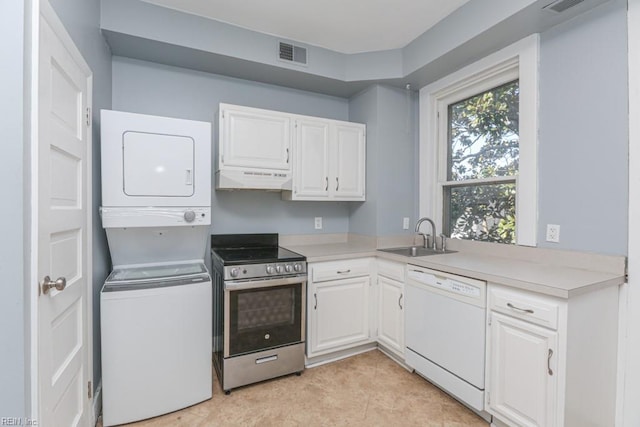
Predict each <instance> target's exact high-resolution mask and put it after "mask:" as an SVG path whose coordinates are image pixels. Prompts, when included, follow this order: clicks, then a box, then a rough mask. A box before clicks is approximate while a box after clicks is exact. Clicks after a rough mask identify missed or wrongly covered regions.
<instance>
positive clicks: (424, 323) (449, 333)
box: [405, 265, 487, 411]
mask: <svg viewBox="0 0 640 427" xmlns="http://www.w3.org/2000/svg"><path fill="white" fill-rule="evenodd" d="M486 290H487V284H486V282H483V281H480V280H475V279H470V278H467V277H462V276H456V275H453V274H448V273H443V272H439V271H434V270H430V269H427V268H423V267H418V266H414V265H408V266H407V286H406V289H405V293H406V298H405V300H406V303H405V310H406V311H405V316H406V318H405V322H406V323H405V334H406V335H405V340H406V341H405V343H406V350H407V351H406V354H405V355H406V363H407V364H408V365H409V366H410V367H412V368H413V369H415V370H416V372H418V373H419V374H420V375H422V376H423V377H425V378H427V379H428V380H430V381H431V382H433V383H435V384H437V385H438V386H439V387H441V388H442V389H444V390H446V391H447V392H449V393H450V394H452V395H454V396H456V397H457V398H458V399H460V400H461V401H463V402H465V403H466V404H467V405H469V406H470V407H472V408H474V409H476V410H478V411H483V410H484V369H485V366H484V361H485V332H486V321H485V319H486Z"/></svg>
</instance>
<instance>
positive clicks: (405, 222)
mask: <svg viewBox="0 0 640 427" xmlns="http://www.w3.org/2000/svg"><path fill="white" fill-rule="evenodd" d="M402 229H403V230H408V229H409V217H406V216H405V217H404V218H402Z"/></svg>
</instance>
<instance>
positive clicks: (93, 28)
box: [50, 0, 111, 387]
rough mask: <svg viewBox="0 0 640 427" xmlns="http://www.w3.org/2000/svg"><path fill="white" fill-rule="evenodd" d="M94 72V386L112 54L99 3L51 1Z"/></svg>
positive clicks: (104, 252)
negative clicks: (103, 149) (103, 138)
mask: <svg viewBox="0 0 640 427" xmlns="http://www.w3.org/2000/svg"><path fill="white" fill-rule="evenodd" d="M50 1H51V5H52V6H53V8H54V10H55V11H56V14H57V15H58V17H59V18H60V20H61V21H62V23H63V24H64V26H65V28H66V29H67V31H68V32H69V34H70V35H71V38H72V39H73V42H74V43H75V44H76V46H77V47H78V49H79V50H80V52H81V53H82V56H83V57H84V59H85V61H87V63H88V64H89V67H90V68H91V71H92V72H93V157H92V162H93V176H92V177H91V185H92V189H93V202H92V209H93V230H92V234H93V248H92V249H93V250H92V260H93V278H92V289H93V312H92V314H93V379H94V381H93V385H94V387H97V386H98V384H99V380H100V378H101V377H102V375H101V369H100V288H101V287H102V284H103V283H104V279H105V278H106V277H107V274H108V273H109V269H110V261H109V249H108V247H107V240H106V237H105V234H104V231H103V230H102V225H101V223H100V215H99V213H98V207H99V206H100V199H101V196H100V194H101V187H100V109H101V108H106V109H110V108H111V52H110V51H109V47H108V46H107V44H106V42H105V40H104V39H103V38H102V35H101V34H100V0H50Z"/></svg>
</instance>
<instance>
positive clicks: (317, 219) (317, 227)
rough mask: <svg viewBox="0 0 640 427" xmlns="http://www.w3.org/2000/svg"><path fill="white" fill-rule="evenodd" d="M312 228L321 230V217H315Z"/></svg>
mask: <svg viewBox="0 0 640 427" xmlns="http://www.w3.org/2000/svg"><path fill="white" fill-rule="evenodd" d="M314 227H315V228H316V230H322V217H321V216H317V217H316V219H315V222H314Z"/></svg>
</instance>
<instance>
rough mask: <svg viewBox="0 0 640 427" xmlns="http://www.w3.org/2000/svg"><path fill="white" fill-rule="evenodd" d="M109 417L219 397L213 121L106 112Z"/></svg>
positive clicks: (116, 420)
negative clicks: (211, 253) (211, 240)
mask: <svg viewBox="0 0 640 427" xmlns="http://www.w3.org/2000/svg"><path fill="white" fill-rule="evenodd" d="M101 126H102V208H101V217H102V226H103V227H104V229H105V230H106V234H107V240H108V243H109V251H110V253H111V260H112V263H113V271H112V273H111V274H110V275H109V277H108V278H107V280H106V282H105V284H104V286H103V288H102V292H101V295H100V305H101V338H102V393H103V400H102V402H103V423H104V425H105V426H110V425H116V424H122V423H128V422H132V421H137V420H141V419H145V418H150V417H154V416H157V415H160V414H164V413H168V412H172V411H175V410H177V409H181V408H184V407H187V406H190V405H193V404H195V403H198V402H201V401H203V400H206V399H209V398H211V393H212V375H211V374H212V372H211V350H212V321H211V319H212V313H211V310H212V307H211V305H212V287H211V278H210V276H209V273H208V271H207V268H206V267H205V263H204V257H205V252H206V249H207V238H208V235H209V225H210V224H211V125H210V124H209V123H205V122H196V121H190V120H181V119H172V118H165V117H156V116H148V115H141V114H132V113H124V112H117V111H106V110H103V111H102V115H101Z"/></svg>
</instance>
